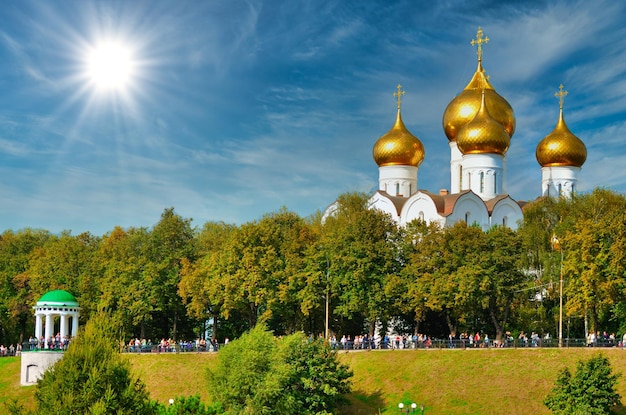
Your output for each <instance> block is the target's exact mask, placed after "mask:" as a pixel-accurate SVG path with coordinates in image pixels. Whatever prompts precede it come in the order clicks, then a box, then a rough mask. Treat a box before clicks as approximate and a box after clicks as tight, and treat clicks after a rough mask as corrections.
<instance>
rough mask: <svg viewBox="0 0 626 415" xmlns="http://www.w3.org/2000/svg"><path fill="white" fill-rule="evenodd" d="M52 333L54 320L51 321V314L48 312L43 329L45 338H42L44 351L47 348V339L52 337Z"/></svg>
mask: <svg viewBox="0 0 626 415" xmlns="http://www.w3.org/2000/svg"><path fill="white" fill-rule="evenodd" d="M53 331H54V320H53V319H52V314H51V313H50V312H49V311H48V312H47V313H46V327H45V335H44V336H45V337H44V349H47V348H48V339H49V338H50V336H52V334H53V333H52V332H53Z"/></svg>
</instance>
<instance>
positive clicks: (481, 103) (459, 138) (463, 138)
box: [324, 28, 587, 230]
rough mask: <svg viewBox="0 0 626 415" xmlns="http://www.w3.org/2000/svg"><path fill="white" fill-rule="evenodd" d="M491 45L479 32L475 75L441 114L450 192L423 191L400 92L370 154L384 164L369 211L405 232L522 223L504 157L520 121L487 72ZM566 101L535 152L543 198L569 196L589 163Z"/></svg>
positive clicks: (416, 143)
mask: <svg viewBox="0 0 626 415" xmlns="http://www.w3.org/2000/svg"><path fill="white" fill-rule="evenodd" d="M488 41H489V38H488V37H485V36H484V34H483V31H482V29H481V28H478V32H477V34H476V38H475V39H473V40H472V41H471V44H472V45H473V46H476V48H477V56H478V65H477V68H476V72H475V73H474V75H473V77H472V79H471V80H470V82H469V83H468V84H467V86H466V87H465V88H464V89H463V91H461V93H460V94H458V95H457V96H456V97H454V98H453V99H452V101H450V103H449V104H448V106H447V108H446V109H445V111H444V113H443V130H444V133H445V135H446V137H447V138H448V142H449V145H450V189H442V190H439V192H437V193H432V192H429V191H427V190H422V189H420V188H419V187H418V170H419V167H420V164H421V163H422V161H424V158H425V156H426V152H425V149H424V145H423V144H422V142H421V141H420V140H419V138H417V137H416V136H414V135H413V134H411V132H410V131H409V130H408V129H407V128H406V126H405V125H404V123H403V122H402V115H401V111H400V110H401V103H402V95H403V94H404V91H402V89H401V86H400V85H398V89H397V92H396V93H394V96H395V97H396V99H397V102H398V111H397V115H396V121H395V123H394V125H393V127H392V128H391V129H390V130H389V131H388V132H387V133H386V134H384V135H383V136H381V137H380V138H379V139H378V140H377V141H376V143H375V144H374V148H373V150H372V155H373V157H374V161H375V162H376V164H377V165H378V190H377V191H376V192H375V193H374V194H373V195H372V196H371V198H370V200H369V205H370V207H371V208H375V209H380V210H382V211H383V212H386V213H388V214H389V215H390V216H391V217H392V218H393V219H394V220H395V221H396V222H397V223H398V224H400V225H405V224H407V223H409V222H411V221H412V220H414V219H421V220H424V221H426V222H436V223H438V224H440V225H441V226H442V227H443V226H451V225H452V224H454V223H455V222H457V221H465V222H466V223H467V224H471V225H475V226H480V227H481V228H482V229H483V230H487V229H489V228H491V227H493V226H497V225H501V226H507V227H509V228H511V229H517V226H518V224H519V223H520V222H521V220H522V219H523V214H522V206H523V204H524V202H518V201H516V200H515V199H513V198H512V197H511V196H510V195H508V194H507V193H506V152H507V150H508V149H509V145H510V143H511V138H512V137H513V134H514V133H515V115H514V112H513V108H512V107H511V105H510V104H509V103H508V102H507V100H506V99H504V98H503V97H502V96H500V95H499V94H498V93H497V92H496V90H495V89H494V88H493V86H492V85H491V84H490V82H489V77H488V76H487V75H486V74H485V71H484V69H483V64H482V58H483V45H484V44H485V43H487V42H488ZM565 95H567V92H566V91H563V85H561V86H560V88H559V92H557V93H556V94H555V96H556V97H558V98H559V107H560V112H559V119H558V121H557V124H556V127H555V128H554V130H553V131H552V132H551V133H550V134H548V135H547V136H546V137H544V138H543V139H542V140H541V141H540V142H539V143H538V145H537V148H536V152H535V156H536V158H537V162H538V163H539V165H540V166H541V174H542V180H541V196H546V197H560V196H562V197H570V196H571V195H572V194H573V193H574V192H575V191H576V183H577V181H578V174H579V172H580V170H581V167H582V165H583V163H584V162H585V160H586V158H587V149H586V147H585V144H584V143H583V142H582V141H581V140H580V139H579V138H578V137H576V136H575V135H574V134H573V133H572V132H571V131H570V130H569V128H568V127H567V125H566V124H565V120H564V118H563V98H564V96H565ZM537 187H538V188H539V185H538V186H537ZM336 208H337V206H336V202H335V203H334V204H331V205H330V206H329V207H328V208H327V209H326V211H325V212H324V217H327V216H328V215H332V214H333V212H334V211H335V209H336Z"/></svg>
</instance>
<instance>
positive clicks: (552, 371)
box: [0, 348, 626, 415]
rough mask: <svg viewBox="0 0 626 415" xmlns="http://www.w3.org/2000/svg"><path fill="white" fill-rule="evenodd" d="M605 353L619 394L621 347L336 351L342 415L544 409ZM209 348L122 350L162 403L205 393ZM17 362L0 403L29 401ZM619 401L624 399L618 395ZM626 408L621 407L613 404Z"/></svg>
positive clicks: (12, 362)
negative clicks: (416, 408) (341, 366)
mask: <svg viewBox="0 0 626 415" xmlns="http://www.w3.org/2000/svg"><path fill="white" fill-rule="evenodd" d="M595 353H604V354H605V355H606V356H607V357H608V358H609V359H610V361H611V365H612V368H613V371H614V372H616V373H621V374H623V375H622V377H621V378H620V379H619V382H618V385H617V389H618V392H619V393H620V394H621V395H622V396H626V350H621V349H584V348H581V349H562V350H559V349H517V350H514V349H489V350H484V349H480V350H407V351H371V352H350V353H343V352H342V353H340V354H339V358H340V360H341V361H343V362H344V363H346V364H348V365H350V367H351V368H352V370H353V371H354V375H355V376H354V379H353V392H352V393H351V394H350V395H349V396H348V400H349V402H350V405H349V406H347V407H344V408H342V411H341V414H342V415H374V414H378V413H387V414H391V413H397V412H398V409H397V404H398V402H404V403H405V404H410V403H411V402H416V403H418V404H423V405H424V406H425V408H426V411H425V413H426V414H477V415H478V414H492V413H498V414H528V413H532V414H535V415H541V414H549V413H550V412H549V411H548V410H547V408H546V407H545V406H544V405H543V399H544V397H545V396H546V394H547V393H548V392H549V391H550V389H551V388H552V386H553V384H554V381H555V379H556V376H557V374H558V371H559V370H560V369H561V368H563V367H569V368H570V369H572V370H573V369H574V368H575V365H576V362H577V361H578V360H580V359H587V358H589V357H590V356H591V355H592V354H595ZM216 356H217V355H215V354H206V353H205V354H196V353H190V354H178V355H176V354H143V355H128V359H129V360H130V362H131V364H132V367H133V370H134V372H135V374H136V375H137V376H139V377H140V378H141V379H142V380H143V381H144V382H145V383H146V385H147V387H148V390H149V391H150V395H151V396H152V398H154V399H157V400H159V401H161V402H167V400H168V399H169V398H173V397H175V396H180V395H193V394H199V395H200V396H201V398H202V399H203V400H208V399H209V391H208V390H207V386H206V381H205V376H204V374H205V372H206V368H208V367H211V366H212V365H213V364H214V362H215V358H216ZM19 376H20V362H19V360H18V359H17V358H3V359H0V413H2V412H3V409H4V408H3V406H2V403H3V402H6V401H7V400H8V399H17V400H19V401H20V402H23V403H24V404H25V405H26V406H27V407H30V406H31V405H32V401H33V399H32V396H33V393H34V390H35V388H34V387H20V386H19ZM623 400H624V402H626V398H624V399H623ZM616 413H617V414H621V415H626V408H623V407H620V408H617V411H616Z"/></svg>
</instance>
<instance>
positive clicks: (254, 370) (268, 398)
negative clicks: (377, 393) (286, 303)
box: [208, 324, 352, 415]
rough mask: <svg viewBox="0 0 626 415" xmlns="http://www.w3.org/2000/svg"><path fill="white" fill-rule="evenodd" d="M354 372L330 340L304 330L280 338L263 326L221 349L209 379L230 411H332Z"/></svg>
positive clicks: (214, 394) (240, 412)
mask: <svg viewBox="0 0 626 415" xmlns="http://www.w3.org/2000/svg"><path fill="white" fill-rule="evenodd" d="M351 376H352V373H351V371H350V370H349V369H348V368H347V367H346V366H345V365H343V364H341V363H339V362H338V361H337V359H336V354H335V352H334V351H332V350H331V349H330V347H329V346H328V345H327V344H325V343H324V342H321V341H317V340H313V341H309V340H308V339H307V338H306V337H305V336H304V335H303V334H301V333H296V334H292V335H290V336H286V337H285V338H282V339H277V338H275V337H274V336H273V334H272V333H271V332H269V331H268V330H267V329H265V327H263V325H260V324H259V325H257V326H256V327H255V328H254V329H252V330H251V331H250V332H248V333H246V334H244V335H243V336H241V338H239V339H237V340H234V341H232V342H231V343H229V344H228V346H225V347H223V348H222V349H221V350H220V353H219V355H218V362H217V365H216V366H215V367H214V368H213V369H212V370H209V372H208V381H209V387H210V393H211V395H212V396H213V398H214V400H215V401H216V402H219V403H221V405H222V406H223V407H224V409H225V410H226V412H227V413H228V414H233V415H234V414H267V415H270V414H329V413H332V411H333V409H334V408H335V407H336V406H337V405H338V404H339V403H340V402H341V401H342V399H343V394H345V393H348V392H349V391H350V383H349V379H350V377H351Z"/></svg>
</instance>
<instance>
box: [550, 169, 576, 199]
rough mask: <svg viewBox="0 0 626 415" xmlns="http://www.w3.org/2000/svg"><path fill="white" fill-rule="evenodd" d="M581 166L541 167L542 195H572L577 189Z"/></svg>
mask: <svg viewBox="0 0 626 415" xmlns="http://www.w3.org/2000/svg"><path fill="white" fill-rule="evenodd" d="M579 172H580V167H574V166H560V167H542V168H541V195H542V196H551V197H558V196H565V197H571V196H572V193H575V192H576V191H577V185H578V173H579Z"/></svg>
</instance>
